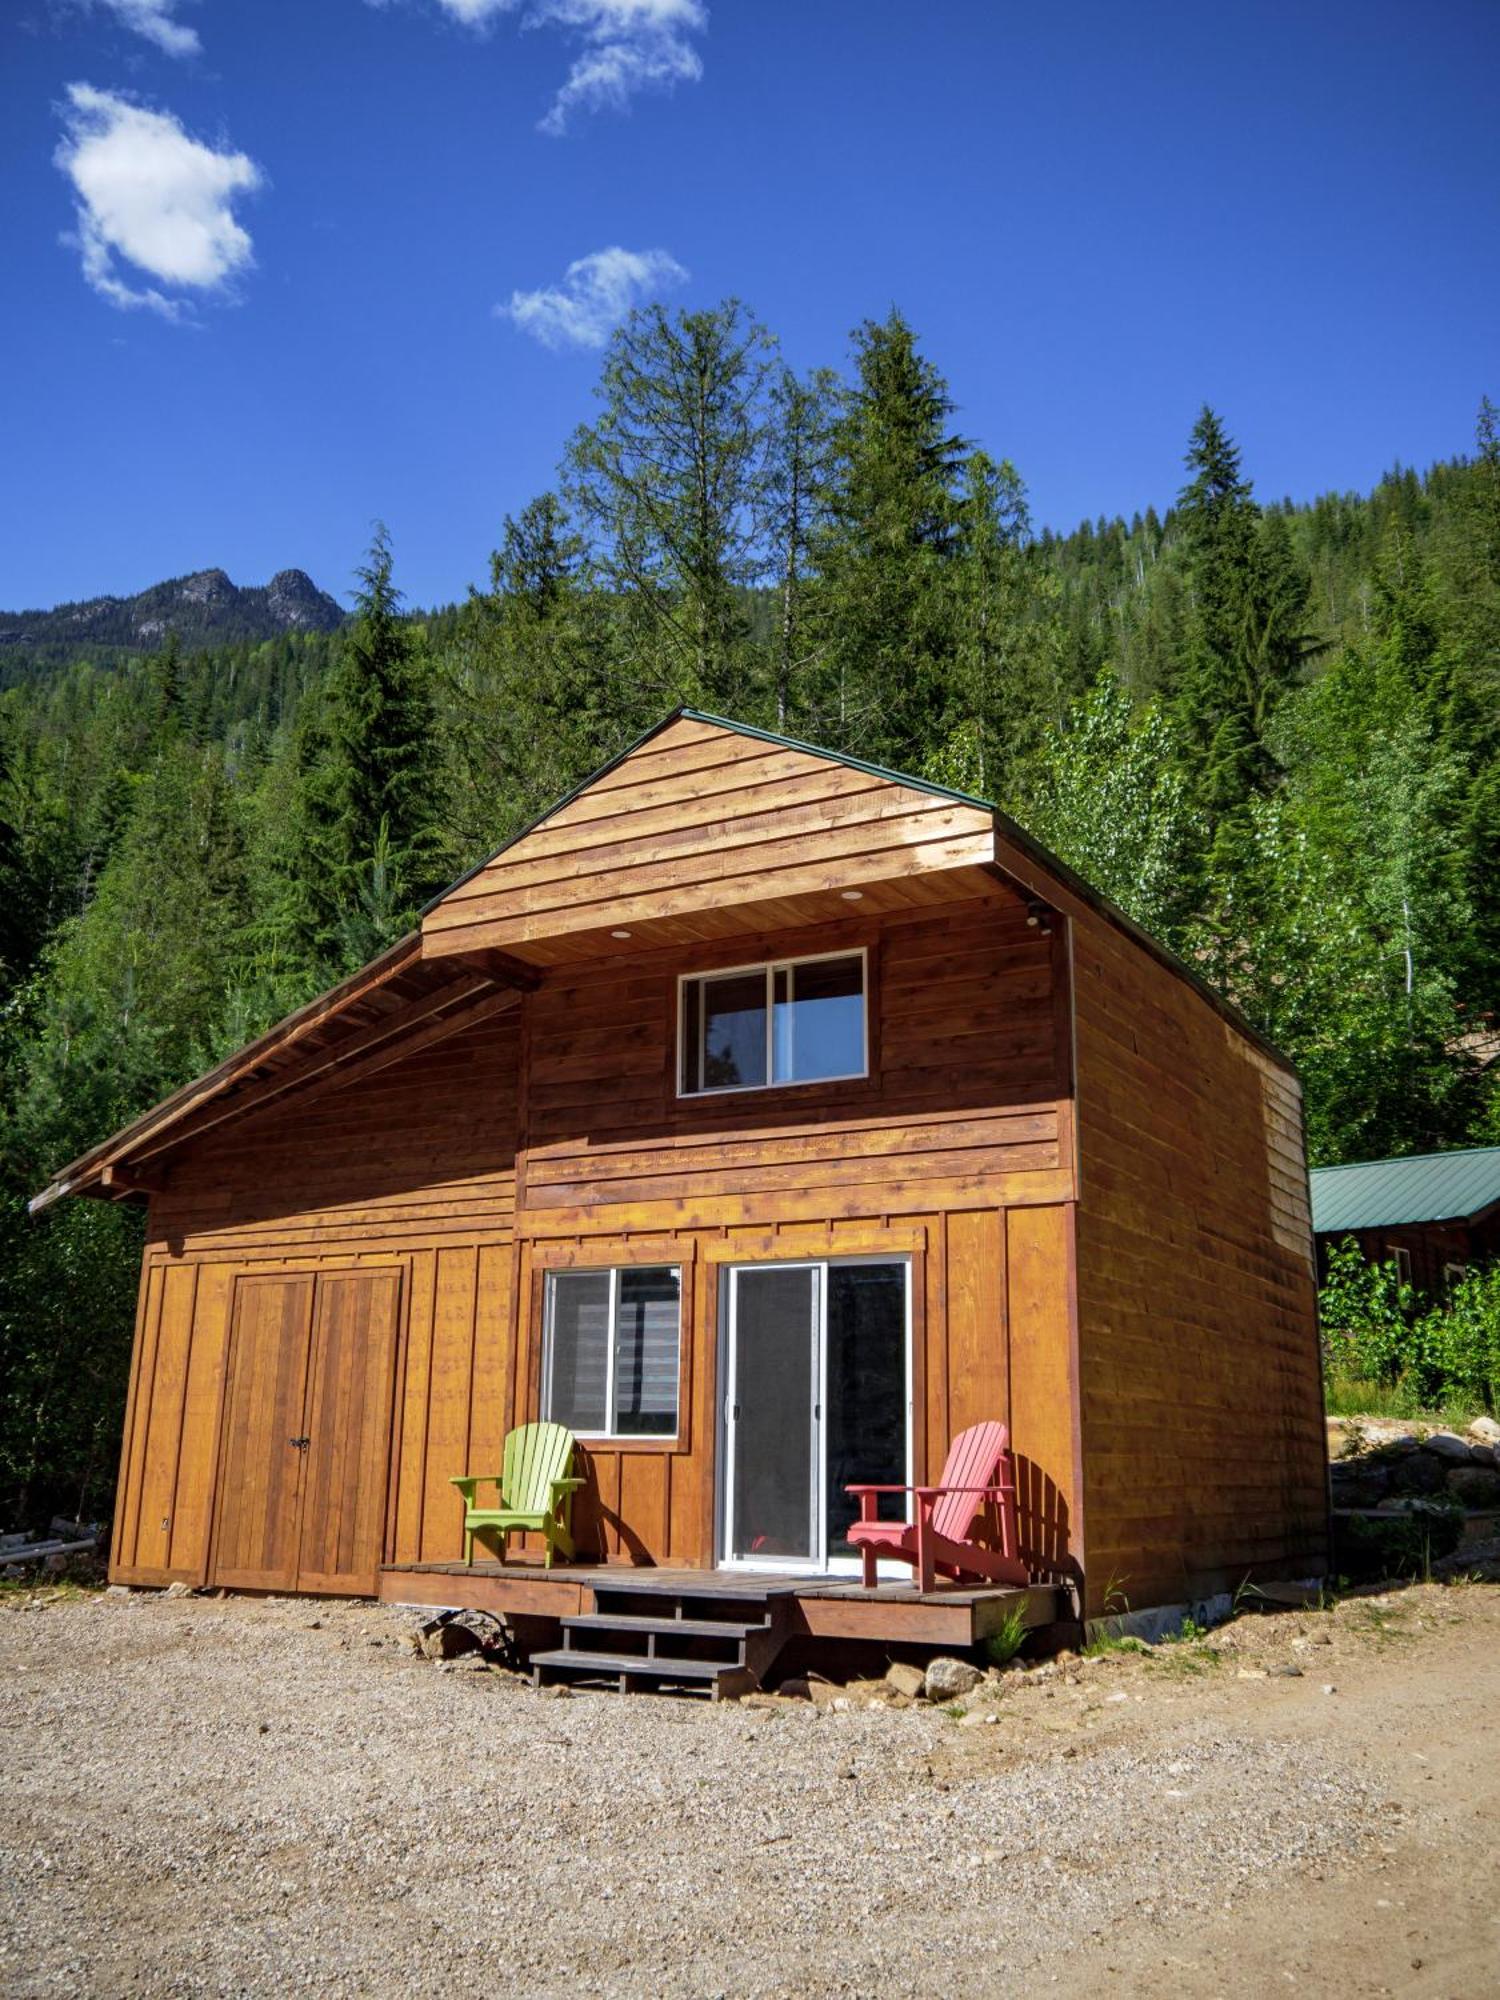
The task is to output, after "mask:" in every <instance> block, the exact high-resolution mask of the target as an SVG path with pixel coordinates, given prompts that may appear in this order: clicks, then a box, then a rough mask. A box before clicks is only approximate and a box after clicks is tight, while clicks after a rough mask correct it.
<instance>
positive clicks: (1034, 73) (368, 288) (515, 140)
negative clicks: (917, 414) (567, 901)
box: [0, 0, 1500, 608]
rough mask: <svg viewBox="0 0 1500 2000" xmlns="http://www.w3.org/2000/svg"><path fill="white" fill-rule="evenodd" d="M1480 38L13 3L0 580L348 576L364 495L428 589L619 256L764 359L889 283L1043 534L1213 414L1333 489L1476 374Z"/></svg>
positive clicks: (443, 570) (1483, 37)
mask: <svg viewBox="0 0 1500 2000" xmlns="http://www.w3.org/2000/svg"><path fill="white" fill-rule="evenodd" d="M1497 57H1500V6H1497V5H1496V4H1495V0H1430V4H1428V5H1427V6H1425V7H1421V8H1418V7H1414V6H1411V5H1409V4H1403V5H1395V4H1386V0H1362V4H1352V0H1351V3H1349V4H1333V0H1323V4H1319V0H1302V3H1301V4H1296V5H1291V4H1285V5H1284V4H1277V3H1276V0H1266V4H1253V5H1252V4H1246V0H1218V4H1214V5H1212V6H1210V5H1205V4H1203V0H1191V4H1177V3H1176V0H1161V4H1154V5H1150V6H1147V7H1123V6H1119V5H1118V4H1104V0H1077V4H1074V5H1072V6H1070V7H1067V8H1061V7H1050V6H1041V5H1038V4H1035V0H1033V4H1028V5H1025V6H1022V5H1019V4H1012V0H925V3H924V4H913V3H912V0H706V4H704V0H386V4H383V5H380V6H376V5H372V4H370V0H8V4H7V5H6V6H5V8H4V10H3V25H0V175H3V187H4V193H5V199H4V202H3V204H0V228H3V231H4V259H5V263H4V268H5V270H6V273H7V280H8V283H7V301H8V310H7V311H6V313H5V314H4V317H3V321H0V327H3V331H0V343H3V345H0V362H3V366H0V421H3V431H0V435H3V438H4V443H5V449H4V454H3V471H0V482H3V486H0V490H3V494H4V503H5V504H4V522H3V532H0V605H3V606H5V607H6V608H19V607H22V606H29V605H38V604H50V603H53V602H55V601H59V600H63V599H67V598H73V597H83V596H88V595H93V594H95V593H97V592H101V591H119V592H124V591H131V590H135V589H139V588H141V587H142V586H144V585H145V584H147V583H150V582H154V581H156V580H157V579H158V578H161V577H163V576H170V575H177V574H181V573H183V572H185V571H188V570H192V569H197V568H202V567H205V566H208V565H210V564H217V565H220V566H222V567H223V568H225V569H227V570H228V571H229V573H230V575H231V576H233V577H234V578H235V580H236V581H238V582H244V583H254V582H263V581H264V580H265V579H266V578H268V577H269V576H270V574H271V573H272V572H273V571H275V570H277V569H280V568H285V567H289V566H292V565H296V566H298V567H301V568H305V569H307V570H308V571H309V572H310V573H311V574H312V575H313V576H314V578H315V579H316V580H317V581H318V582H320V583H321V584H323V585H324V586H325V588H329V589H332V590H334V591H336V592H339V593H343V592H346V591H347V589H348V585H349V579H350V573H351V571H352V569H353V567H354V565H355V563H356V561H357V560H358V558H359V555H360V553H361V551H362V549H363V547H364V546H365V544H366V542H367V540H368V536H369V527H370V523H371V521H372V519H374V518H375V517H376V516H380V517H382V518H384V519H385V520H386V521H387V522H388V523H389V525H390V528H391V532H392V536H393V540H394V544H395V551H396V559H397V570H398V580H399V581H400V582H401V583H402V584H403V586H404V587H405V589H406V591H407V593H408V595H409V596H410V597H411V598H412V599H413V600H414V601H415V602H418V603H434V602H441V601H447V600H449V599H452V598H454V597H456V596H458V595H461V594H462V592H463V590H464V588H465V587H466V585H467V584H468V583H469V582H470V581H474V580H478V579H479V578H481V577H482V575H483V573H484V570H485V565H486V562H487V557H488V552H489V550H490V549H491V548H492V547H493V546H494V544H495V542H496V540H497V539H498V535H499V529H500V524H501V521H502V518H503V516H504V515H505V514H506V512H507V511H509V510H513V509H515V508H517V507H519V506H520V505H522V504H524V502H525V501H526V500H527V499H528V498H530V497H531V496H532V495H533V494H534V493H536V492H538V491H539V490H541V489H542V488H543V487H544V486H545V485H547V484H548V483H549V481H550V479H551V476H552V471H553V467H554V466H555V463H556V460H557V457H558V454H559V451H560V449H561V447H562V445H563V443H564V441H565V439H566V438H567V436H568V434H569V432H570V431H571V430H572V428H573V427H574V426H575V425H576V424H577V423H578V422H579V421H580V420H582V419H583V418H585V417H586V416H587V415H588V413H589V411H590V409H591V406H592V390H593V384H594V381H595V379H596V377H597V373H598V366H599V352H598V350H597V349H596V348H590V347H587V346H579V345H574V344H568V342H567V340H566V339H561V340H560V336H561V335H564V334H566V333H569V332H571V333H573V334H575V335H576V334H578V333H579V332H584V333H587V332H588V331H590V326H591V322H590V314H591V313H592V314H593V315H594V319H593V322H592V324H593V325H594V327H595V330H597V325H598V323H599V320H600V318H601V316H602V317H603V318H607V316H608V311H609V310H610V309H611V308H612V307H616V306H618V304H619V303H620V302H621V301H622V300H623V299H624V298H626V297H629V296H646V295H650V294H651V292H652V291H653V289H655V290H657V291H659V292H660V295H661V296H663V297H665V298H667V299H668V300H670V301H671V302H672V303H681V304H685V305H693V304H707V303H711V302H713V301H715V300H717V299H719V298H721V297H722V296H724V295H725V294H728V293H735V294H738V295H739V296H740V297H742V298H743V299H744V300H745V301H746V302H747V303H748V304H750V305H751V306H752V307H753V308H754V310H755V311H756V312H757V313H758V314H759V315H760V317H761V318H762V319H763V320H764V321H765V322H766V323H767V324H768V325H769V326H770V327H771V329H772V330H773V331H774V332H776V333H777V334H778V335H779V336H780V339H781V341H782V345H783V350H784V352H785V355H786V358H787V359H788V360H789V361H790V362H791V363H792V364H793V365H794V366H796V367H798V368H799V369H800V368H803V367H806V366H809V365H812V364H814V363H818V362H828V363H835V364H841V363H842V362H843V360H844V359H845V357H846V355H847V350H848V334H849V329H850V328H851V327H852V326H854V325H855V324H856V323H857V322H858V321H860V320H861V319H863V318H865V317H868V316H879V315H883V314H884V313H885V312H886V310H887V309H888V308H889V307H890V306H891V305H893V304H895V305H898V306H899V307H900V308H901V310H902V311H903V312H904V313H905V314H906V315H907V317H908V318H909V319H910V320H911V322H912V323H913V325H914V326H915V327H916V329H917V331H918V334H919V336H920V338H921V340H922V342H923V344H924V346H925V348H926V350H927V352H928V353H929V354H930V355H931V356H932V358H933V359H934V360H935V361H936V362H937V363H938V365H939V366H940V367H941V368H942V369H943V371H944V372H945V373H946V375H947V376H948V378H949V381H950V382H951V384H952V388H953V392H954V394H955V396H956V398H957V400H958V403H959V405H960V423H961V426H962V428H963V429H964V431H965V432H966V434H968V435H969V436H971V437H973V438H975V439H976V440H978V441H980V442H982V443H983V444H984V445H985V446H986V447H987V448H988V449H989V450H991V451H992V452H994V453H995V454H996V455H1008V456H1009V457H1011V458H1013V459H1014V460H1015V462H1016V463H1017V465H1018V467H1019V468H1020V470H1021V472H1022V474H1023V476H1024V477H1025V479H1026V480H1027V482H1028V484H1029V486H1030V488H1031V493H1032V500H1033V507H1034V512H1035V514H1036V517H1037V519H1038V521H1039V522H1045V523H1048V524H1051V525H1054V526H1058V527H1064V528H1066V527H1070V526H1072V525H1074V524H1075V523H1076V522H1077V521H1078V520H1079V519H1080V518H1081V517H1083V516H1085V515H1097V514H1100V513H1114V512H1117V511H1123V512H1125V513H1126V514H1128V513H1130V512H1131V511H1132V510H1133V509H1135V508H1136V507H1138V506H1139V507H1143V506H1145V505H1146V504H1147V503H1148V502H1154V503H1155V504H1156V505H1157V506H1158V507H1160V506H1162V505H1164V504H1165V503H1167V502H1168V501H1170V499H1171V498H1172V496H1173V494H1174V493H1175V491H1176V489H1177V487H1178V485H1179V484H1180V481H1181V455H1182V450H1183V445H1184V441H1185V438H1186V435H1187V431H1188V429H1189V427H1190V425H1191V423H1192V420H1193V417H1194V415H1195V413H1196V410H1197V407H1198V405H1199V404H1200V403H1201V402H1203V401H1204V400H1205V399H1206V400H1208V401H1211V402H1212V403H1213V404H1214V405H1215V406H1216V407H1218V408H1219V409H1220V410H1221V412H1222V413H1223V414H1224V416H1225V417H1226V419H1227V421H1228V423H1229V425H1230V428H1231V430H1232V431H1233V432H1234V433H1235V435H1236V436H1237V437H1238V438H1239V440H1240V442H1241V444H1242V445H1243V447H1244V451H1245V456H1246V463H1247V468H1248V470H1249V471H1250V472H1251V473H1252V474H1253V476H1254V478H1255V480H1256V484H1257V490H1258V491H1259V492H1260V493H1261V494H1262V496H1263V497H1273V496H1280V495H1282V494H1284V493H1285V494H1291V495H1293V496H1294V497H1297V498H1305V497H1309V496H1311V495H1312V494H1314V493H1316V492H1320V491H1324V490H1327V489H1329V488H1366V487H1368V486H1369V485H1370V484H1371V483H1372V482H1373V481H1374V480H1375V479H1376V478H1378V477H1379V475H1380V473H1381V472H1382V471H1383V470H1384V469H1385V468H1386V467H1387V466H1389V465H1390V464H1391V463H1393V462H1394V461H1396V460H1397V459H1400V460H1402V461H1404V462H1407V463H1411V464H1416V465H1426V464H1427V463H1429V462H1430V461H1431V460H1433V459H1434V458H1438V457H1444V456H1448V455H1450V454H1452V453H1454V452H1458V451H1463V450H1466V449H1468V448H1469V445H1470V443H1471V440H1472V434H1473V419H1474V413H1475V409H1476V406H1477V404H1478V401H1479V398H1480V396H1481V394H1483V393H1485V392H1488V393H1489V394H1490V395H1492V396H1494V397H1495V398H1496V399H1497V400H1500V226H1497V225H1500V212H1497V211H1500V118H1497V117H1496V116H1495V112H1494V103H1493V79H1494V76H1495V74H1496V61H1497ZM70 93H71V94H70ZM560 93H561V96H560ZM544 127H546V128H550V129H542V128H544ZM558 128H560V129H558ZM80 207H81V208H82V214H81V215H80V212H79V211H80ZM65 239H67V240H65ZM615 248H618V249H622V250H624V251H626V252H629V253H631V257H630V258H627V259H625V260H623V261H622V260H618V259H616V260H614V261H613V262H612V263H610V264H609V265H607V266H601V265H595V266H588V265H585V268H584V270H583V272H582V273H580V279H579V282H582V283H583V284H584V286H585V291H584V296H583V308H582V309H580V308H579V306H578V305H577V303H576V300H575V303H574V304H573V305H572V306H566V305H565V306H564V308H562V309H561V310H560V309H559V308H558V306H557V304H556V302H555V301H552V302H549V300H548V299H547V298H546V297H543V298H542V299H540V300H539V301H534V302H533V303H532V304H531V306H530V307H529V308H528V307H527V306H526V305H525V304H524V302H523V303H522V305H521V308H520V311H519V313H518V314H517V315H513V316H508V317H507V316H497V314H496V311H495V308H496V307H497V305H502V306H503V305H506V304H507V303H509V302H510V301H511V300H512V298H513V296H514V295H516V294H518V293H519V294H528V293H542V294H546V293H547V292H548V291H549V290H551V289H554V288H558V287H560V286H562V285H563V282H564V274H565V272H566V271H567V269H568V267H569V266H570V265H572V264H574V263H575V262H578V261H579V260H585V259H588V258H590V257H592V256H595V255H596V253H599V252H602V251H605V250H607V249H615ZM590 273H592V274H593V276H594V278H595V279H596V280H597V283H596V286H595V290H594V292H593V293H592V294H590V293H589V292H588V291H587V280H588V278H589V276H590ZM681 274H686V275H685V276H684V275H681ZM632 288H634V289H632ZM575 290H576V286H575ZM142 301H144V302H142ZM539 333H543V334H544V333H551V334H552V335H553V338H554V344H552V345H547V344H544V341H543V340H542V339H540V338H538V334H539Z"/></svg>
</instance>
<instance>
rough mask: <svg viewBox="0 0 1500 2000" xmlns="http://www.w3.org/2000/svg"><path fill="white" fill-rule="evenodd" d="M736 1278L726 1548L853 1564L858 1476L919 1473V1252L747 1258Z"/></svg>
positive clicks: (783, 1561) (725, 1436) (786, 1562)
mask: <svg viewBox="0 0 1500 2000" xmlns="http://www.w3.org/2000/svg"><path fill="white" fill-rule="evenodd" d="M724 1282H725V1298H724V1307H725V1311H724V1318H723V1322H722V1323H723V1325H724V1328H725V1337H724V1343H723V1349H722V1352H721V1356H720V1381H721V1383H722V1385H723V1398H722V1421H721V1440H720V1442H721V1448H720V1461H719V1462H720V1467H721V1478H720V1551H721V1560H722V1561H724V1562H726V1563H729V1564H746V1565H752V1566H753V1565H756V1564H760V1565H763V1566H765V1567H768V1568H782V1569H815V1570H820V1569H825V1568H829V1567H835V1568H840V1567H844V1566H846V1565H847V1566H849V1567H853V1566H854V1564H855V1560H856V1559H855V1556H854V1551H853V1550H852V1549H851V1548H850V1547H849V1545H848V1542H847V1541H846V1540H845V1536H846V1533H847V1531H848V1527H849V1523H850V1522H851V1521H852V1520H853V1518H854V1516H855V1513H856V1511H857V1510H856V1508H855V1504H854V1502H853V1501H852V1500H851V1499H850V1498H849V1496H848V1494H847V1492H846V1491H845V1489H846V1487H848V1486H849V1485H851V1484H856V1483H861V1482H864V1483H870V1484H880V1485H898V1484H900V1483H901V1482H902V1481H904V1480H906V1479H909V1478H910V1476H911V1474H910V1470H909V1459H910V1432H911V1423H910V1404H911V1379H910V1376H911V1370H910V1340H909V1329H910V1306H909V1298H908V1291H909V1266H908V1265H907V1264H906V1262H905V1261H904V1260H903V1261H895V1260H890V1259H887V1260H875V1259H844V1260H839V1261H836V1262H834V1261H827V1262H825V1261H819V1262H815V1263H805V1264H746V1265H736V1266H734V1267H733V1268H731V1269H730V1270H729V1271H728V1272H727V1273H726V1274H725V1281H724Z"/></svg>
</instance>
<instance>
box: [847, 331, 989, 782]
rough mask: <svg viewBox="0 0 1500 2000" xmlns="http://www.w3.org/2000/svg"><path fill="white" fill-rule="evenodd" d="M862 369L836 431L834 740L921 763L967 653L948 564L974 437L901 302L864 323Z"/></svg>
mask: <svg viewBox="0 0 1500 2000" xmlns="http://www.w3.org/2000/svg"><path fill="white" fill-rule="evenodd" d="M854 360H855V373H856V381H855V385H854V387H853V389H852V390H851V391H850V393H849V394H848V396H847V397H846V399H845V404H844V409H843V412H842V415H841V418H840V421H839V424H838V428H837V433H836V437H835V473H834V480H833V486H832V491H831V494H830V501H829V519H828V524H827V526H826V528H825V530H824V532H823V533H822V535H821V536H820V537H819V540H818V544H817V551H816V553H817V559H818V568H819V580H818V588H817V592H816V595H815V599H814V603H815V608H816V632H817V637H818V641H819V644H820V647H821V650H822V653H823V659H824V667H825V678H826V680H827V682H828V692H827V694H826V695H825V697H824V701H825V707H824V711H823V713H822V715H821V716H820V717H819V718H818V726H819V734H820V737H821V739H822V740H823V741H826V742H829V743H831V744H834V745H836V746H837V747H839V748H841V749H847V750H854V751H858V752H859V753H860V754H861V755H863V756H867V757H871V758H874V759H876V760H877V761H879V762H883V763H891V764H896V765H898V766H902V767H904V768H912V767H914V766H920V764H921V763H922V761H923V758H924V756H925V755H926V754H927V752H928V751H929V749H930V748H931V746H932V745H933V744H934V742H936V741H938V740H940V739H941V738H942V736H943V735H944V734H945V731H944V728H943V723H944V712H945V709H946V707H947V679H948V674H949V671H950V668H951V664H952V659H953V650H954V642H953V619H952V609H953V605H952V593H951V591H950V589H949V579H948V567H949V564H950V562H951V560H952V557H953V555H954V552H955V548H956V544H957V537H958V522H959V502H958V481H959V471H960V460H961V457H962V454H963V451H964V449H965V446H964V442H963V440H962V439H961V438H959V437H958V436H956V435H955V434H954V432H953V431H952V430H951V429H950V419H951V418H952V415H953V407H954V406H953V401H952V398H951V397H950V395H949V393H948V387H947V384H946V383H945V382H944V380H943V378H942V376H941V375H940V374H939V373H938V371H937V369H936V368H935V367H934V366H933V365H932V363H931V362H930V361H928V360H927V359H926V358H925V356H923V355H922V354H921V353H919V352H918V349H917V343H916V338H915V336H914V334H913V333H912V330H911V328H910V327H909V326H908V325H907V323H906V321H905V320H904V319H902V318H901V316H900V314H899V313H896V312H892V313H891V315H890V317H889V318H888V319H887V320H885V321H884V322H882V323H880V324H878V325H877V324H876V323H874V322H873V321H871V322H866V324H865V325H863V326H862V327H860V328H859V329H858V330H857V331H856V333H855V336H854Z"/></svg>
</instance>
